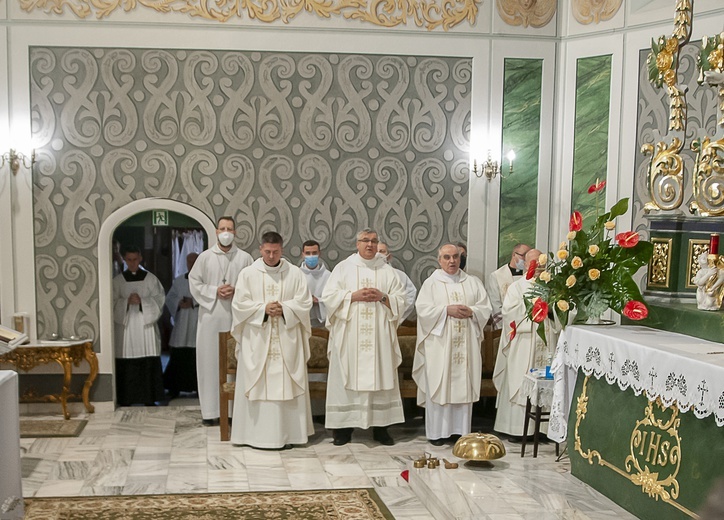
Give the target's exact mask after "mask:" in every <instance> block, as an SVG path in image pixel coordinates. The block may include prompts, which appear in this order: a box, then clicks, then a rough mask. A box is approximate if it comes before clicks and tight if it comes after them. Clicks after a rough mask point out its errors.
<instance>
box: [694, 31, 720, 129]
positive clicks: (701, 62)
mask: <svg viewBox="0 0 724 520" xmlns="http://www.w3.org/2000/svg"><path fill="white" fill-rule="evenodd" d="M696 62H697V66H698V67H699V79H698V81H699V84H700V85H701V84H702V83H704V82H706V83H708V84H709V85H711V86H713V87H714V88H716V89H717V94H718V95H719V119H718V120H717V124H718V125H719V126H721V127H724V33H721V34H717V35H716V36H714V37H711V38H710V37H708V36H704V38H703V40H702V42H701V52H700V53H699V56H697V58H696Z"/></svg>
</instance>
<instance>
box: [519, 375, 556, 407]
mask: <svg viewBox="0 0 724 520" xmlns="http://www.w3.org/2000/svg"><path fill="white" fill-rule="evenodd" d="M520 391H521V392H523V395H525V396H526V397H528V399H530V404H531V405H533V406H540V407H541V408H550V406H551V403H552V402H553V379H545V378H542V377H537V376H536V375H535V374H526V375H525V377H524V378H523V384H522V385H520Z"/></svg>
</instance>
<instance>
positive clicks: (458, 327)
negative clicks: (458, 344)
mask: <svg viewBox="0 0 724 520" xmlns="http://www.w3.org/2000/svg"><path fill="white" fill-rule="evenodd" d="M466 328H467V327H466V326H465V323H464V322H463V321H462V320H458V321H456V322H455V325H453V329H454V330H455V333H456V334H462V333H463V332H464V331H465V329H466Z"/></svg>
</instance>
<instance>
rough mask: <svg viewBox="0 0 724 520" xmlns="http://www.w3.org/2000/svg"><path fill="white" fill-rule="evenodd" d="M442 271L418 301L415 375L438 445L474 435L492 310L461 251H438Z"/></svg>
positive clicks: (452, 247)
mask: <svg viewBox="0 0 724 520" xmlns="http://www.w3.org/2000/svg"><path fill="white" fill-rule="evenodd" d="M438 263H439V264H440V269H437V270H436V271H435V272H433V273H432V275H430V277H429V278H428V279H427V280H425V282H424V283H423V284H422V288H421V289H420V294H419V295H418V297H417V302H416V304H415V308H416V309H417V347H416V349H415V360H414V363H413V368H412V377H413V379H414V380H415V383H416V384H417V389H418V390H417V404H418V405H419V406H424V407H425V432H426V435H427V438H428V439H430V442H431V443H432V444H433V445H435V446H441V445H442V444H444V443H445V442H446V441H447V440H455V437H456V436H460V435H465V434H467V433H470V427H471V421H472V411H473V403H475V402H477V401H478V400H479V399H480V380H481V377H482V367H483V360H482V354H481V352H480V343H481V341H482V339H483V327H484V326H485V324H486V323H487V321H488V318H489V317H490V312H491V310H492V307H491V305H490V300H489V298H488V294H487V293H486V291H485V287H483V282H481V281H480V280H479V279H478V278H477V277H475V276H472V275H469V274H467V273H466V272H465V271H463V270H461V269H460V251H459V249H458V247H457V246H456V245H455V244H446V245H444V246H442V247H441V248H440V249H439V251H438Z"/></svg>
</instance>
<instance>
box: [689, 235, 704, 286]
mask: <svg viewBox="0 0 724 520" xmlns="http://www.w3.org/2000/svg"><path fill="white" fill-rule="evenodd" d="M702 253H709V241H708V240H694V239H693V238H690V239H689V255H688V256H687V258H686V288H687V289H696V288H697V287H698V285H696V284H695V283H694V277H695V276H696V273H698V272H699V257H700V256H701V254H702Z"/></svg>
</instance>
